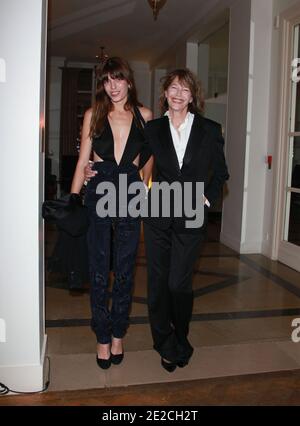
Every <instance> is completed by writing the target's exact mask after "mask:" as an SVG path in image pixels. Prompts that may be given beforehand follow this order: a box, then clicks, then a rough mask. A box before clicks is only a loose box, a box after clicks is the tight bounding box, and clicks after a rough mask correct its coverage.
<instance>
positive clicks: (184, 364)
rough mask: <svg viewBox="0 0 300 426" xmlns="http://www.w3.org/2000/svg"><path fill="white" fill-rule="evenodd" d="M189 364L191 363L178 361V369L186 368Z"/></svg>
mask: <svg viewBox="0 0 300 426" xmlns="http://www.w3.org/2000/svg"><path fill="white" fill-rule="evenodd" d="M188 363H189V362H188V361H178V362H177V367H179V368H183V367H186V366H187V365H188Z"/></svg>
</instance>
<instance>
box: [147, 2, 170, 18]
mask: <svg viewBox="0 0 300 426" xmlns="http://www.w3.org/2000/svg"><path fill="white" fill-rule="evenodd" d="M148 3H149V4H150V7H151V9H152V11H153V18H154V20H155V21H156V20H157V17H158V14H159V12H160V10H161V9H162V8H163V7H164V5H165V4H166V3H167V0H148Z"/></svg>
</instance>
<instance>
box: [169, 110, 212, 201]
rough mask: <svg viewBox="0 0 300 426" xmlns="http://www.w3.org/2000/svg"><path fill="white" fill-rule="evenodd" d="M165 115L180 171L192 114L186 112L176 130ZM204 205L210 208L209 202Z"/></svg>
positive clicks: (192, 119) (191, 122)
mask: <svg viewBox="0 0 300 426" xmlns="http://www.w3.org/2000/svg"><path fill="white" fill-rule="evenodd" d="M165 115H166V116H167V117H168V118H169V124H170V130H171V135H172V140H173V145H174V148H175V151H176V155H177V159H178V163H179V167H180V169H181V167H182V164H183V157H184V154H185V151H186V147H187V143H188V140H189V137H190V134H191V130H192V125H193V122H194V117H195V116H194V114H192V113H191V112H189V111H188V113H187V115H186V117H185V120H184V122H183V123H182V124H180V126H179V127H178V129H176V128H175V127H174V126H173V123H172V120H171V117H170V113H169V111H167V112H166V113H165ZM205 204H206V205H207V206H208V207H210V202H209V201H208V200H207V199H205Z"/></svg>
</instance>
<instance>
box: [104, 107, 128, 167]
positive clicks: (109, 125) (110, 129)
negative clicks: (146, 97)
mask: <svg viewBox="0 0 300 426" xmlns="http://www.w3.org/2000/svg"><path fill="white" fill-rule="evenodd" d="M107 121H108V127H109V131H110V133H111V136H112V141H113V147H114V149H113V153H114V161H115V163H116V164H117V166H120V164H121V163H122V161H123V158H124V154H125V151H126V148H127V145H128V141H129V138H130V136H131V132H132V127H133V121H134V118H133V114H132V119H131V125H130V130H129V133H128V137H127V140H126V143H125V146H124V149H123V153H122V155H121V158H120V162H119V163H118V162H117V160H116V156H115V139H114V134H113V131H112V128H111V124H110V121H109V118H108V116H107Z"/></svg>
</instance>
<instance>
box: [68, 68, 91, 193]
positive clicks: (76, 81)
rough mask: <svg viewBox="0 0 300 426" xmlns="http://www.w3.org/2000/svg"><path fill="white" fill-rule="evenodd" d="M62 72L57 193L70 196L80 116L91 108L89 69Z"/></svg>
mask: <svg viewBox="0 0 300 426" xmlns="http://www.w3.org/2000/svg"><path fill="white" fill-rule="evenodd" d="M62 71H63V72H62V98H61V123H60V189H61V192H70V186H71V182H72V178H73V174H74V171H75V167H76V163H77V159H78V152H79V148H80V137H81V128H82V122H83V117H84V113H85V111H86V110H87V109H88V108H90V107H91V105H92V99H93V69H91V68H71V67H69V68H68V67H64V68H63V70H62Z"/></svg>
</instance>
